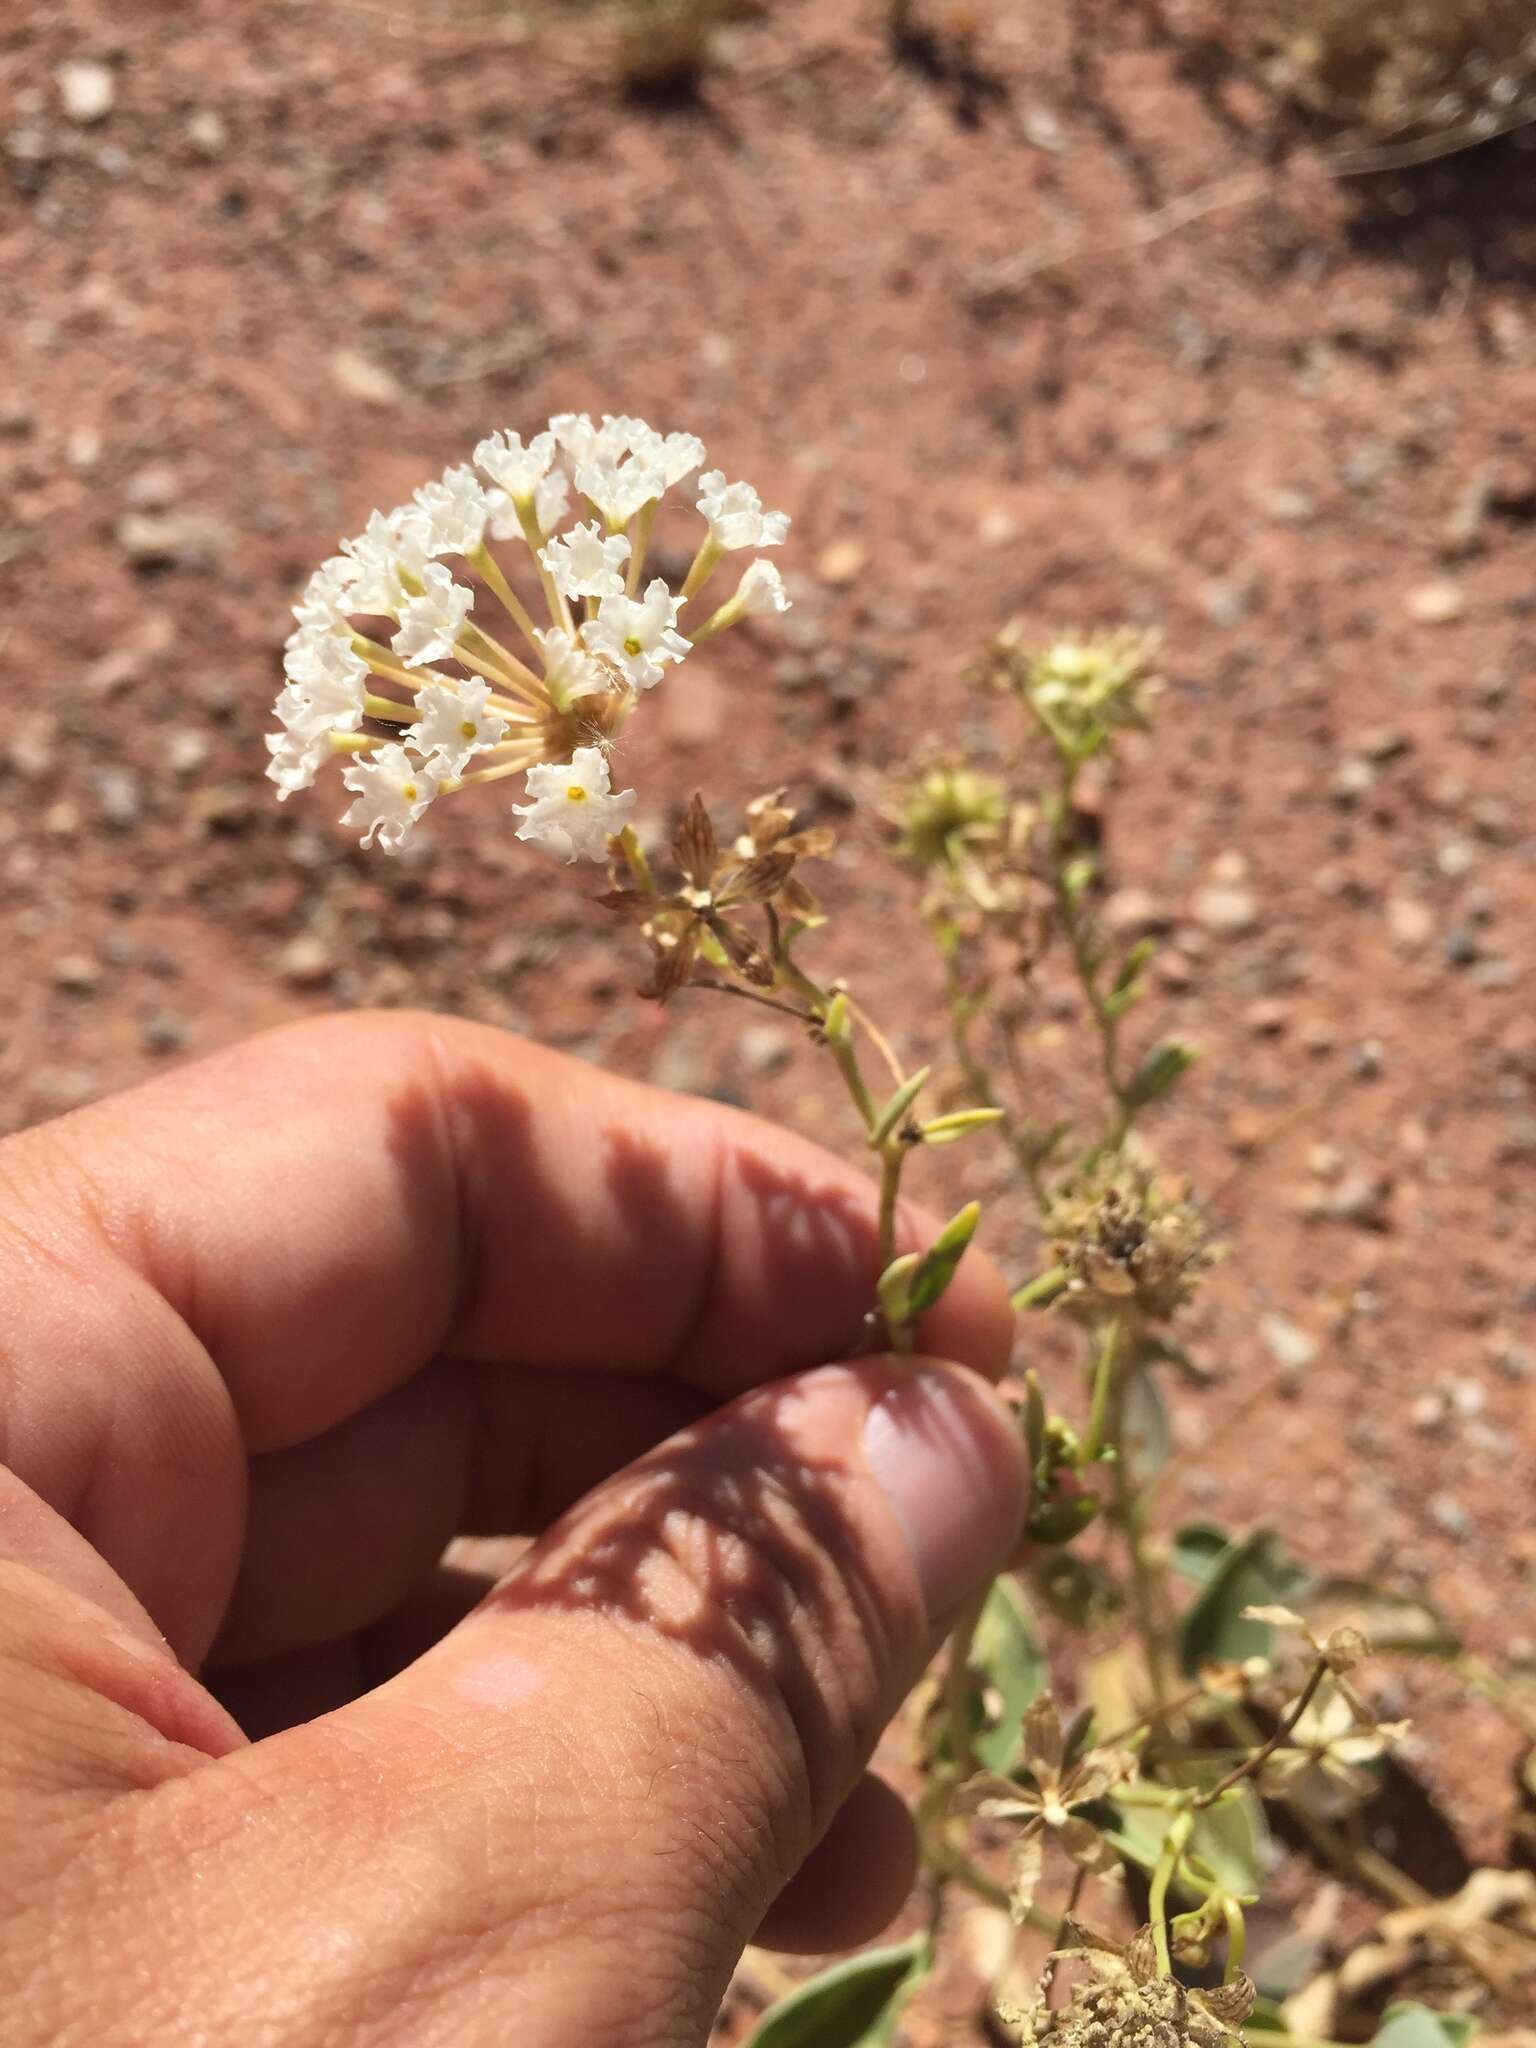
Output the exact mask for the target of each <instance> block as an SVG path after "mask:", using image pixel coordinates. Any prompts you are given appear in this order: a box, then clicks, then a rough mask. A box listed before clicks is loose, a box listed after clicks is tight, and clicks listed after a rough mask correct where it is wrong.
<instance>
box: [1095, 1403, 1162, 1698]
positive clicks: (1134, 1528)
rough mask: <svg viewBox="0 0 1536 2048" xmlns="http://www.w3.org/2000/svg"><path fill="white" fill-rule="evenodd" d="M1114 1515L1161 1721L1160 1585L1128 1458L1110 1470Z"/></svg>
mask: <svg viewBox="0 0 1536 2048" xmlns="http://www.w3.org/2000/svg"><path fill="white" fill-rule="evenodd" d="M1124 1402H1125V1383H1124V1381H1123V1380H1117V1381H1116V1384H1115V1388H1114V1397H1113V1411H1112V1412H1113V1421H1112V1423H1111V1426H1110V1429H1109V1441H1110V1442H1111V1443H1116V1444H1118V1443H1119V1441H1120V1438H1121V1435H1122V1434H1123V1420H1124ZM1109 1471H1110V1488H1111V1493H1110V1513H1111V1517H1112V1519H1113V1521H1114V1523H1115V1526H1116V1528H1118V1529H1119V1531H1120V1534H1121V1536H1122V1538H1123V1539H1124V1542H1125V1548H1126V1555H1127V1557H1128V1558H1129V1560H1130V1567H1131V1614H1132V1617H1133V1619H1134V1620H1135V1623H1136V1633H1137V1636H1138V1637H1139V1638H1140V1641H1141V1653H1142V1656H1143V1658H1144V1659H1145V1661H1146V1666H1147V1679H1148V1682H1149V1684H1150V1685H1151V1687H1152V1702H1153V1709H1154V1712H1155V1713H1156V1715H1157V1716H1158V1717H1159V1718H1162V1717H1164V1716H1166V1714H1167V1713H1168V1710H1169V1688H1168V1678H1167V1671H1166V1668H1165V1664H1164V1653H1163V1639H1162V1638H1163V1632H1162V1628H1161V1626H1160V1624H1159V1621H1158V1598H1157V1582H1156V1579H1155V1576H1154V1574H1153V1570H1152V1563H1151V1560H1150V1558H1149V1557H1148V1556H1147V1529H1146V1511H1145V1508H1144V1507H1143V1504H1142V1500H1141V1497H1140V1495H1139V1494H1138V1493H1137V1490H1136V1488H1135V1486H1134V1484H1133V1483H1132V1480H1131V1474H1130V1470H1129V1467H1128V1466H1127V1464H1126V1461H1125V1459H1124V1458H1116V1459H1115V1460H1114V1462H1113V1463H1112V1464H1111V1466H1110V1468H1109Z"/></svg>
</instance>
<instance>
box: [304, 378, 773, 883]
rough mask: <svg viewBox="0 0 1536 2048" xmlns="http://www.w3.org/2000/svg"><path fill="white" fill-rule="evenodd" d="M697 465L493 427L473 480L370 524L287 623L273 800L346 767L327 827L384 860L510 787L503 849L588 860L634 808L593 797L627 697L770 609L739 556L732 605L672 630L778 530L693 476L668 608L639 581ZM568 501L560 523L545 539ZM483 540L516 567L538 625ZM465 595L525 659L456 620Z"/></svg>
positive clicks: (427, 492) (660, 451)
mask: <svg viewBox="0 0 1536 2048" xmlns="http://www.w3.org/2000/svg"><path fill="white" fill-rule="evenodd" d="M704 459H705V458H704V445H703V443H702V442H701V441H699V440H697V439H696V438H695V436H694V435H692V434H659V433H657V432H656V431H655V429H654V428H652V427H649V426H647V425H646V423H645V421H644V420H638V419H630V418H624V417H621V418H614V417H612V416H610V415H605V416H604V418H603V420H602V421H601V423H600V424H598V425H594V424H593V422H592V420H591V419H589V418H588V416H587V415H586V414H585V413H561V414H558V415H557V416H556V417H555V418H554V419H552V420H551V421H550V423H549V425H548V427H547V428H546V429H545V431H544V432H543V433H540V434H535V435H534V436H533V437H532V439H531V440H529V441H528V442H526V443H525V442H524V441H523V439H522V437H521V435H519V434H516V433H513V432H512V431H511V429H510V428H509V429H506V430H504V431H503V432H500V433H495V434H491V435H489V436H488V437H487V438H486V439H485V440H483V441H482V442H481V443H480V445H479V446H478V447H477V448H476V449H475V454H474V466H473V467H470V466H469V465H468V464H461V465H460V466H459V467H457V468H454V469H449V470H446V471H445V472H444V474H443V476H442V477H441V479H440V480H439V481H438V482H436V483H429V484H424V485H423V486H422V487H421V489H420V490H419V491H417V492H416V494H415V496H414V497H413V498H412V500H411V502H410V503H409V504H408V505H398V506H396V508H395V509H394V511H393V512H375V513H374V514H373V515H372V517H371V518H370V519H369V521H368V524H367V526H366V527H365V528H364V529H363V531H362V532H361V533H360V534H358V535H356V536H355V537H354V538H353V539H351V540H344V541H343V542H342V543H341V552H340V553H339V554H337V555H333V556H332V557H331V558H330V560H329V561H326V562H322V563H321V565H320V567H319V568H318V569H317V570H316V571H315V573H314V575H313V576H312V577H311V578H310V580H309V583H308V586H307V587H306V589H305V592H304V595H303V597H302V598H301V599H300V601H299V603H298V604H297V605H295V606H294V614H293V615H294V618H295V620H296V621H297V625H296V626H295V629H294V631H293V633H292V634H291V635H290V636H289V639H288V644H287V650H286V653H285V656H284V661H283V671H284V676H285V678H286V680H285V681H284V684H283V688H282V690H281V692H280V694H279V696H278V699H277V717H278V724H279V727H280V730H279V731H277V732H275V733H270V734H269V735H268V736H267V751H268V752H269V754H270V755H271V760H270V761H269V763H268V766H267V774H268V776H269V778H270V779H271V780H272V781H273V782H275V783H276V785H277V792H278V796H279V798H280V799H281V798H283V797H287V796H289V795H291V794H292V793H293V791H294V790H297V789H307V788H309V786H310V785H311V784H312V783H313V781H314V779H315V776H316V774H317V773H318V772H319V770H320V769H321V767H323V766H324V764H325V763H326V762H327V761H328V760H331V759H334V758H337V757H344V758H345V760H346V766H345V768H344V769H343V771H342V781H343V782H344V783H345V785H346V787H347V788H348V789H349V790H350V791H351V792H352V793H353V797H354V801H353V803H352V804H351V806H350V807H349V809H348V810H347V812H346V814H345V816H344V818H343V823H344V824H348V825H354V826H357V827H358V828H360V830H361V831H362V835H363V844H364V845H365V846H371V845H373V844H375V843H377V844H378V845H379V846H381V847H383V848H384V850H385V851H386V852H389V853H393V852H395V851H397V850H398V848H399V847H401V846H402V845H403V844H404V842H405V840H406V838H407V836H408V835H409V833H410V830H411V828H412V826H413V825H414V824H415V823H416V821H417V819H418V818H420V816H421V815H422V813H423V812H424V811H425V810H426V808H427V806H428V805H429V804H430V803H432V802H433V801H434V800H435V799H436V798H437V797H439V796H442V795H445V794H446V793H447V792H449V791H451V790H456V789H460V788H462V787H464V786H465V785H466V784H468V783H471V782H494V781H499V780H501V779H503V778H504V777H507V776H510V775H522V776H525V777H526V792H527V796H528V799H529V801H528V802H527V803H524V804H515V805H514V806H513V810H514V811H515V813H516V814H517V816H518V817H519V818H520V819H521V821H522V822H521V823H520V824H519V825H518V827H517V836H518V838H519V839H527V840H530V841H532V842H533V843H534V844H536V845H540V846H543V847H546V848H547V849H548V850H549V851H550V852H551V853H554V854H557V855H558V856H560V857H561V858H562V859H564V860H568V861H569V860H575V859H577V858H578V857H583V858H586V859H588V860H602V859H604V858H605V857H606V855H607V853H608V848H609V841H610V840H611V839H613V838H614V837H616V836H617V835H618V834H620V833H622V832H623V831H624V829H625V827H626V825H627V823H628V820H629V815H630V812H631V811H632V810H633V808H634V805H635V792H634V791H633V790H621V791H615V790H614V789H613V787H612V783H611V780H610V762H609V756H610V753H611V751H612V747H613V743H614V741H615V739H616V737H617V735H618V733H619V731H620V729H621V728H622V726H623V724H624V721H625V719H626V718H627V716H628V714H629V712H630V711H631V710H632V709H633V708H634V706H635V704H636V703H637V702H638V701H639V697H640V695H641V693H642V692H644V691H647V690H652V689H654V688H655V687H656V685H657V684H658V683H659V682H660V681H661V680H662V679H663V677H664V676H665V674H666V671H667V670H668V669H669V668H672V667H675V666H676V665H677V664H678V663H679V662H681V661H682V660H683V658H684V656H685V655H687V654H688V653H689V652H690V650H691V649H692V648H693V647H694V646H695V645H697V643H698V642H699V641H701V640H706V639H708V638H710V637H711V636H712V635H713V634H715V633H718V632H721V631H722V630H724V628H726V627H727V626H732V625H735V624H736V623H737V622H738V621H739V620H741V619H744V618H751V617H753V616H756V615H760V614H763V613H769V612H782V611H787V610H788V608H789V599H788V597H787V596H786V594H785V590H784V584H783V579H782V578H781V577H780V575H779V572H778V570H777V569H776V568H775V567H774V566H773V564H772V563H771V562H769V561H766V560H764V559H763V558H762V557H757V558H756V559H754V560H753V561H752V562H750V563H749V564H748V565H747V567H746V569H745V571H744V573H743V574H742V576H741V579H740V581H739V582H738V584H737V587H736V590H735V593H734V594H733V595H732V596H731V597H729V598H727V599H726V601H725V602H724V603H723V604H722V605H720V606H719V607H718V608H717V609H716V610H715V611H713V612H712V613H710V614H708V615H707V616H705V617H704V618H702V619H701V620H700V622H699V623H698V624H697V625H694V624H693V623H692V621H691V620H690V623H689V627H688V632H687V634H686V635H685V633H684V632H683V631H682V630H680V628H679V623H678V622H679V620H680V618H681V616H682V614H683V612H684V610H685V609H686V608H688V607H690V606H693V605H694V604H695V600H696V599H697V598H698V596H699V593H700V591H701V590H702V589H703V588H704V586H705V584H706V583H707V582H708V580H709V578H710V577H711V576H712V575H713V573H714V571H715V569H716V568H717V567H718V565H719V563H720V560H721V558H722V557H723V556H724V555H726V554H728V553H733V552H736V551H738V550H740V549H744V548H763V547H776V546H778V545H779V543H780V542H782V541H783V539H784V538H785V535H786V534H787V533H788V531H789V519H788V517H787V516H786V515H785V514H784V513H782V512H767V511H765V510H764V509H763V505H762V501H761V500H760V499H759V497H758V495H757V492H756V491H754V490H753V488H752V486H751V485H750V484H743V483H727V481H726V479H725V476H724V474H723V473H722V472H721V471H720V470H717V469H716V470H709V471H707V472H705V473H704V474H702V475H701V476H700V477H699V478H698V482H697V487H696V502H697V505H698V509H699V511H700V512H701V513H702V514H703V516H704V522H705V531H704V538H703V540H702V541H701V543H700V544H699V547H698V551H697V553H696V554H695V556H694V559H693V563H692V566H691V567H690V569H689V571H688V574H687V576H686V577H685V579H684V581H683V584H682V587H681V589H680V590H679V592H678V594H677V595H676V596H675V597H674V596H673V594H672V591H671V590H670V588H669V587H668V585H667V583H666V580H665V579H664V578H663V577H660V576H653V577H651V578H650V579H649V581H646V580H645V560H646V555H647V553H648V551H649V547H650V541H651V534H652V527H653V524H654V522H655V518H656V514H657V510H658V508H659V506H660V505H661V502H662V500H663V499H664V498H665V497H666V495H667V493H668V492H669V491H672V490H674V489H676V488H677V487H678V486H679V485H680V484H682V483H683V482H684V480H685V479H686V478H687V477H689V476H691V475H692V474H693V473H694V471H696V470H698V469H700V468H701V466H702V464H703V462H704ZM573 492H574V496H575V499H576V501H577V506H576V518H575V523H574V524H572V525H571V526H570V527H569V528H568V529H567V530H566V531H564V532H561V531H558V530H557V529H558V528H559V527H560V525H561V522H562V521H564V520H566V519H567V518H568V517H570V515H571V509H572V494H573ZM493 542H494V543H496V544H498V545H500V544H503V543H512V544H513V546H514V547H515V548H516V549H518V550H519V552H520V558H521V560H522V562H523V564H524V565H525V570H526V572H527V574H528V579H529V580H530V581H531V580H532V579H533V578H536V579H537V582H538V585H539V591H540V598H539V600H538V602H540V603H541V604H542V606H543V608H544V609H545V611H546V612H547V614H548V622H547V623H546V624H543V625H540V624H537V623H536V622H535V615H534V612H533V611H531V610H530V609H529V606H528V604H527V603H526V602H525V600H524V598H523V597H522V596H521V595H519V593H518V590H517V588H516V585H515V583H514V581H513V579H512V576H511V575H509V573H508V565H506V564H504V563H503V561H502V559H501V557H500V556H498V555H497V554H496V553H495V552H494V551H493V547H492V543H493ZM445 558H448V559H445ZM449 559H451V560H453V561H455V562H456V563H458V564H459V565H461V567H462V569H463V570H465V571H467V572H468V575H467V576H462V575H456V574H455V572H454V570H453V569H452V568H450V567H449V566H448V560H449ZM509 560H510V558H509ZM471 579H472V580H471ZM485 597H488V598H490V599H492V600H494V601H495V603H496V604H497V605H499V607H500V610H501V614H502V617H501V618H500V620H498V621H497V625H498V630H499V632H500V633H501V634H508V626H507V623H506V622H507V621H508V620H510V622H511V633H510V634H508V637H518V638H520V639H521V640H522V642H523V650H524V651H523V652H521V653H515V652H514V651H513V649H512V648H511V647H509V646H508V645H506V643H505V641H504V640H503V639H502V638H499V637H497V636H496V635H495V634H493V633H492V632H491V631H490V630H488V628H487V626H486V625H485V624H484V623H483V622H482V619H481V618H478V617H477V616H476V606H477V603H478V602H479V601H480V600H481V599H482V598H485Z"/></svg>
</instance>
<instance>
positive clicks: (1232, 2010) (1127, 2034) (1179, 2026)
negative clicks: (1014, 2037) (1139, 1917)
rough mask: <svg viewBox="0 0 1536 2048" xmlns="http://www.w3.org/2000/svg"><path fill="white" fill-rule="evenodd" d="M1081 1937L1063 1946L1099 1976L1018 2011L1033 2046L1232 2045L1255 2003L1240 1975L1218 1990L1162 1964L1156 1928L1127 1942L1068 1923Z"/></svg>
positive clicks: (1226, 2047)
mask: <svg viewBox="0 0 1536 2048" xmlns="http://www.w3.org/2000/svg"><path fill="white" fill-rule="evenodd" d="M1068 1931H1069V1932H1071V1933H1074V1934H1076V1935H1077V1936H1078V1937H1079V1940H1078V1944H1077V1945H1075V1946H1072V1947H1068V1948H1064V1949H1062V1950H1061V1951H1060V1953H1061V1954H1062V1955H1063V1956H1066V1957H1070V1958H1074V1959H1080V1960H1082V1961H1084V1962H1086V1963H1087V1964H1088V1965H1089V1967H1090V1968H1091V1969H1092V1970H1093V1971H1094V1972H1095V1977H1094V1978H1091V1979H1090V1980H1089V1981H1088V1982H1087V1983H1085V1984H1083V1985H1080V1986H1079V1987H1078V1989H1077V1990H1076V1991H1075V1992H1074V1993H1073V1995H1072V1996H1071V1998H1070V1999H1068V2000H1067V2002H1066V2003H1065V2004H1064V2005H1062V2006H1060V2007H1058V2008H1057V2009H1056V2010H1054V2011H1047V2010H1045V2009H1044V2008H1043V2007H1039V2008H1036V2009H1035V2010H1034V2011H1033V2012H1030V2013H1025V2014H1022V2015H1020V2018H1021V2021H1022V2033H1023V2038H1024V2040H1025V2041H1026V2042H1027V2043H1033V2044H1034V2048H1186V2044H1187V2043H1192V2044H1193V2048H1230V2044H1233V2043H1235V2042H1240V2040H1241V2036H1240V2035H1238V2034H1237V2033H1236V2029H1237V2028H1238V2027H1239V2026H1241V2024H1242V2022H1243V2021H1244V2020H1245V2019H1246V2018H1247V2017H1248V2015H1249V2013H1250V2012H1252V2010H1253V2002H1254V1991H1253V1985H1252V1984H1251V1983H1250V1982H1249V1980H1248V1979H1247V1978H1246V1977H1238V1978H1237V1979H1236V1980H1235V1981H1234V1982H1233V1983H1231V1984H1224V1985H1222V1986H1221V1987H1220V1988H1219V1989H1217V1990H1213V1991H1190V1990H1186V1988H1185V1987H1184V1986H1183V1985H1182V1984H1180V1983H1179V1982H1178V1981H1177V1979H1175V1978H1173V1977H1168V1976H1162V1975H1160V1974H1159V1972H1158V1967H1157V1952H1156V1948H1155V1946H1154V1942H1153V1938H1152V1929H1151V1928H1150V1927H1144V1928H1143V1929H1142V1930H1141V1932H1140V1933H1139V1934H1138V1935H1137V1936H1136V1937H1135V1939H1134V1940H1133V1941H1131V1942H1130V1943H1129V1944H1128V1945H1127V1946H1126V1947H1125V1948H1121V1947H1120V1946H1119V1945H1118V1944H1117V1943H1115V1942H1112V1941H1109V1940H1106V1939H1105V1937H1103V1936H1102V1935H1095V1934H1090V1933H1088V1932H1087V1930H1086V1929H1082V1928H1073V1927H1070V1926H1069V1929H1068Z"/></svg>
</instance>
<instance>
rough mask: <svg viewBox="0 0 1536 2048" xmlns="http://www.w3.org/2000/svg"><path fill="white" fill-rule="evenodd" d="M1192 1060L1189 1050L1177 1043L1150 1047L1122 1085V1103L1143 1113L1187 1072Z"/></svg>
mask: <svg viewBox="0 0 1536 2048" xmlns="http://www.w3.org/2000/svg"><path fill="white" fill-rule="evenodd" d="M1196 1057H1197V1055H1196V1053H1195V1049H1194V1047H1193V1046H1191V1045H1181V1044H1180V1043H1179V1042H1178V1040H1177V1039H1172V1038H1170V1039H1165V1040H1164V1042H1163V1043H1162V1044H1161V1045H1154V1046H1153V1048H1152V1050H1151V1051H1150V1052H1149V1053H1148V1054H1147V1056H1146V1058H1145V1059H1144V1060H1143V1061H1142V1063H1141V1065H1140V1066H1139V1067H1138V1068H1137V1069H1136V1071H1135V1073H1134V1074H1133V1075H1132V1076H1131V1078H1130V1080H1129V1082H1128V1083H1127V1084H1126V1090H1125V1099H1126V1101H1127V1102H1128V1103H1129V1104H1130V1106H1131V1107H1132V1108H1133V1109H1145V1108H1146V1106H1147V1104H1148V1103H1149V1102H1157V1101H1159V1100H1160V1099H1161V1098H1162V1097H1163V1096H1164V1095H1166V1094H1167V1093H1168V1091H1169V1090H1170V1089H1171V1088H1174V1087H1176V1086H1177V1085H1178V1083H1179V1081H1180V1080H1181V1079H1182V1078H1183V1076H1184V1075H1185V1074H1187V1073H1188V1072H1189V1069H1190V1068H1191V1067H1192V1066H1193V1065H1194V1063H1195V1060H1196Z"/></svg>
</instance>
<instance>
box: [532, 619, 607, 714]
mask: <svg viewBox="0 0 1536 2048" xmlns="http://www.w3.org/2000/svg"><path fill="white" fill-rule="evenodd" d="M533 637H534V639H535V640H537V641H538V643H539V646H540V648H541V649H542V651H543V655H544V680H545V682H547V683H548V685H549V693H550V695H551V696H552V697H553V698H554V700H555V702H556V703H557V704H569V703H570V702H571V701H572V699H573V698H576V697H592V696H596V695H597V693H598V692H599V691H603V690H611V689H612V688H613V679H612V677H611V676H610V675H609V672H608V670H607V669H605V668H604V667H603V665H602V663H601V662H600V661H597V660H595V659H594V658H593V656H592V655H590V654H588V653H587V651H586V649H585V648H584V647H582V646H581V645H580V643H579V642H578V641H576V640H575V639H573V638H572V636H571V635H570V634H569V633H563V632H561V630H560V628H559V627H558V626H555V627H552V628H551V629H550V631H548V632H547V633H541V632H539V630H538V629H537V627H535V629H534V635H533Z"/></svg>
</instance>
